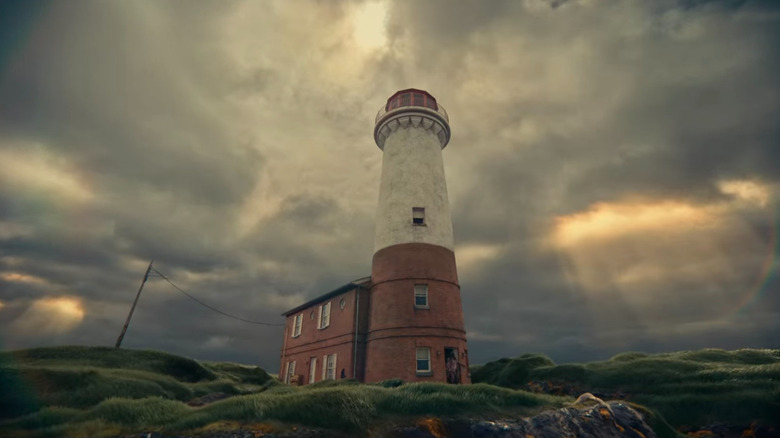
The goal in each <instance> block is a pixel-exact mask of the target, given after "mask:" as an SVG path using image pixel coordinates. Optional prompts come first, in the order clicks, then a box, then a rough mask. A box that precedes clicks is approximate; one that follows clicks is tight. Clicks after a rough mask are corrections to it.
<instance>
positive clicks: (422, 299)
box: [414, 284, 428, 309]
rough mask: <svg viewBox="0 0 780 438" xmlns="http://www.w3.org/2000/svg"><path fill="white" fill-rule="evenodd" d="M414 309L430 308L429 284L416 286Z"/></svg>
mask: <svg viewBox="0 0 780 438" xmlns="http://www.w3.org/2000/svg"><path fill="white" fill-rule="evenodd" d="M414 307H416V308H418V309H427V308H428V285H427V284H415V285H414Z"/></svg>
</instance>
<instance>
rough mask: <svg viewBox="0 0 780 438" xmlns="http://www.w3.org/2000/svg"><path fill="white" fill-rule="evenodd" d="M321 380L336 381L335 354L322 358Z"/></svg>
mask: <svg viewBox="0 0 780 438" xmlns="http://www.w3.org/2000/svg"><path fill="white" fill-rule="evenodd" d="M322 380H336V354H335V353H334V354H329V355H326V356H322Z"/></svg>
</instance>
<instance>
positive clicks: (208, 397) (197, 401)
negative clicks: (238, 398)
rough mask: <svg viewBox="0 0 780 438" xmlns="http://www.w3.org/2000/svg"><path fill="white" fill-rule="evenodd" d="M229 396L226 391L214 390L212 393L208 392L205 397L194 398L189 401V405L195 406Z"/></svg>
mask: <svg viewBox="0 0 780 438" xmlns="http://www.w3.org/2000/svg"><path fill="white" fill-rule="evenodd" d="M228 397H230V396H229V395H227V394H225V393H224V392H212V393H211V394H206V395H204V396H203V397H198V398H194V399H192V400H190V401H188V402H187V405H188V406H194V407H197V406H203V405H207V404H209V403H213V402H215V401H217V400H222V399H225V398H228Z"/></svg>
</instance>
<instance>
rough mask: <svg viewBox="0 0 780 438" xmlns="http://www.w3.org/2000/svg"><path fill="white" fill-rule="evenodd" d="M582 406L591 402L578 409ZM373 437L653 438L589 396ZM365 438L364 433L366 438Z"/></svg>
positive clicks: (636, 416)
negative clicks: (552, 406)
mask: <svg viewBox="0 0 780 438" xmlns="http://www.w3.org/2000/svg"><path fill="white" fill-rule="evenodd" d="M582 404H592V405H591V406H584V407H583V406H582ZM369 435H370V436H372V437H376V438H531V437H533V438H560V437H567V438H655V436H656V435H655V433H654V432H653V430H652V429H650V427H649V426H648V425H647V423H645V421H644V419H643V418H642V415H641V414H640V413H638V412H637V411H636V410H634V409H633V408H631V407H630V406H628V405H627V404H626V403H623V402H609V403H605V402H603V401H601V400H599V399H597V398H595V397H593V396H592V395H590V394H586V395H583V396H582V397H580V399H578V401H577V402H575V404H574V405H573V406H571V407H566V408H562V409H558V410H554V411H547V412H543V413H541V414H539V415H536V416H534V417H531V418H527V419H503V420H442V419H438V418H426V419H422V420H419V421H417V422H416V423H415V424H413V425H408V426H399V425H396V426H394V427H387V426H386V427H385V428H382V429H379V430H377V429H372V430H371V433H370V434H369ZM148 436H151V437H154V438H164V436H163V435H159V434H153V435H147V434H139V435H124V436H123V438H130V437H132V438H147V437H148ZM186 436H187V437H196V438H258V437H268V438H270V437H280V438H281V437H288V438H345V437H355V436H364V435H362V434H357V435H355V434H351V435H348V434H343V433H338V432H333V431H327V430H318V429H309V428H305V427H292V428H289V429H286V430H269V429H268V428H259V427H254V426H250V425H246V427H242V426H238V427H233V428H230V430H211V431H209V432H207V433H199V434H194V435H186ZM366 436H367V435H366Z"/></svg>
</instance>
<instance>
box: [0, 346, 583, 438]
mask: <svg viewBox="0 0 780 438" xmlns="http://www.w3.org/2000/svg"><path fill="white" fill-rule="evenodd" d="M532 360H535V359H532ZM0 385H2V388H3V391H0V408H3V409H1V410H0V436H5V432H10V433H11V434H14V433H21V434H26V433H31V434H34V435H36V436H52V437H54V436H84V435H87V436H101V435H117V434H121V433H132V432H138V431H140V430H144V431H161V432H171V433H173V432H180V431H186V430H192V429H197V428H201V427H205V426H208V425H210V424H213V423H215V422H218V421H240V422H255V423H256V422H267V423H273V424H287V425H302V426H307V427H317V428H327V429H333V430H339V431H343V432H354V433H357V432H365V431H366V430H367V429H368V428H369V427H370V425H372V424H375V423H377V422H384V421H393V419H408V418H409V417H415V418H417V417H420V416H424V415H433V416H446V417H458V416H472V415H480V414H485V415H497V414H498V415H530V414H533V413H536V412H539V411H541V410H543V409H547V408H556V407H560V406H562V405H563V404H564V403H565V402H567V401H571V398H565V397H553V396H548V395H544V394H532V393H529V392H524V391H517V390H512V389H507V388H500V387H497V386H492V385H484V384H481V385H463V386H456V385H445V384H430V383H410V384H404V382H402V381H400V380H387V381H383V382H378V383H376V384H373V385H363V384H360V383H358V382H356V381H354V380H351V379H345V380H338V381H324V382H318V383H316V384H313V385H308V386H305V387H295V386H289V385H285V384H282V383H280V382H278V381H277V380H275V379H272V378H270V376H269V375H268V374H267V373H266V372H265V371H263V370H262V369H260V368H257V367H249V366H245V365H239V364H230V363H214V362H197V361H194V360H191V359H186V358H180V357H176V356H172V355H169V354H166V353H162V352H155V351H134V350H117V349H112V348H94V349H91V348H86V347H61V348H48V349H45V348H40V349H33V350H23V351H16V352H10V353H0ZM215 391H220V392H225V393H228V394H232V395H235V396H233V397H229V398H227V399H224V400H221V401H217V402H214V403H211V404H208V405H206V406H202V407H190V406H187V405H186V404H185V403H184V402H186V401H188V400H190V399H192V398H194V397H198V396H201V395H205V394H208V393H211V392H215ZM6 408H7V409H6ZM2 418H5V420H2Z"/></svg>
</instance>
